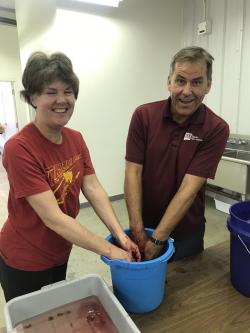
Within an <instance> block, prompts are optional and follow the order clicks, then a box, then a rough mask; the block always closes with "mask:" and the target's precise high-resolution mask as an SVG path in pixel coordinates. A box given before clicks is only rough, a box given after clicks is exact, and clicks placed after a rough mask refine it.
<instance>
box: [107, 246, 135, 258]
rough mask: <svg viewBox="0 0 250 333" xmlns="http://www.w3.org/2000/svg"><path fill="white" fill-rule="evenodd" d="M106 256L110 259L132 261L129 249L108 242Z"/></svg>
mask: <svg viewBox="0 0 250 333" xmlns="http://www.w3.org/2000/svg"><path fill="white" fill-rule="evenodd" d="M107 257H108V258H109V259H111V260H115V259H116V260H127V261H133V255H132V253H131V252H129V251H125V250H123V249H121V248H120V247H118V246H116V245H113V244H110V249H109V254H108V255H107Z"/></svg>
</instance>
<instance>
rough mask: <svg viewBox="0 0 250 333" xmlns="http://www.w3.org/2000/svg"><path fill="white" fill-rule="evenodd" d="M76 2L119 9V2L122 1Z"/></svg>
mask: <svg viewBox="0 0 250 333" xmlns="http://www.w3.org/2000/svg"><path fill="white" fill-rule="evenodd" d="M76 1H80V2H88V3H92V4H95V5H103V6H111V7H118V6H119V2H120V1H122V0H76Z"/></svg>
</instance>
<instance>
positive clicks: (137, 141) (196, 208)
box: [126, 98, 229, 240]
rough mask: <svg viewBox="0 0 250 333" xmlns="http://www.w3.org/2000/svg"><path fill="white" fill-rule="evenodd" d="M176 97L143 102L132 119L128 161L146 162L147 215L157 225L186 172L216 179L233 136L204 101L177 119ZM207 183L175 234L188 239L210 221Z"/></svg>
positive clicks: (145, 219)
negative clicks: (207, 218) (190, 113)
mask: <svg viewBox="0 0 250 333" xmlns="http://www.w3.org/2000/svg"><path fill="white" fill-rule="evenodd" d="M170 103H171V100H170V98H169V99H168V100H164V101H159V102H153V103H149V104H145V105H142V106H139V107H138V108H137V109H136V110H135V112H134V114H133V116H132V120H131V124H130V127H129V133H128V138H127V150H126V160H127V161H130V162H134V163H138V164H143V175H142V184H143V208H142V217H143V222H144V225H145V226H146V227H151V228H155V227H156V226H157V225H158V224H159V222H160V220H161V218H162V216H163V214H164V213H165V211H166V208H167V206H168V204H169V202H170V201H171V199H172V198H173V196H174V195H175V193H176V192H177V190H178V188H179V186H180V184H181V182H182V180H183V177H184V175H185V174H192V175H195V176H200V177H205V178H214V176H215V172H216V168H217V165H218V163H219V161H220V158H221V155H222V153H223V151H224V148H225V145H226V141H227V138H228V135H229V127H228V125H227V123H226V122H225V121H224V120H223V119H221V118H220V117H219V116H217V115H216V114H215V113H213V112H212V111H211V110H210V109H209V108H208V107H206V106H205V105H204V104H202V105H201V106H200V107H199V108H198V109H197V111H196V112H195V113H194V114H193V116H192V117H191V118H190V119H188V120H187V121H186V122H185V123H183V124H178V123H176V122H175V121H174V120H173V119H172V115H171V112H170ZM204 210H205V186H203V187H202V188H201V190H200V191H199V193H198V194H197V197H196V199H195V201H194V203H193V204H192V206H191V207H190V209H189V211H188V213H187V214H186V216H185V217H184V218H183V219H182V220H181V221H180V223H179V224H178V226H177V228H176V229H175V230H174V232H173V233H172V235H171V236H172V237H173V238H175V239H176V240H181V239H185V238H188V237H189V236H190V234H191V233H193V232H194V231H195V230H197V229H199V228H200V225H201V224H203V223H205V216H204Z"/></svg>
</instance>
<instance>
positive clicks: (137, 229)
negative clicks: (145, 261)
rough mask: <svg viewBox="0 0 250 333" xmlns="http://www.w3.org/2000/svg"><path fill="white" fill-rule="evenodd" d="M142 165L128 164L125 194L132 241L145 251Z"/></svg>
mask: <svg viewBox="0 0 250 333" xmlns="http://www.w3.org/2000/svg"><path fill="white" fill-rule="evenodd" d="M142 169H143V165H142V164H137V163H132V162H126V170H125V184H124V193H125V200H126V205H127V210H128V215H129V226H130V229H131V233H132V239H133V240H134V241H135V242H136V244H137V245H138V246H139V248H140V250H141V251H143V250H144V246H145V243H146V241H147V236H146V233H145V232H144V224H143V220H142Z"/></svg>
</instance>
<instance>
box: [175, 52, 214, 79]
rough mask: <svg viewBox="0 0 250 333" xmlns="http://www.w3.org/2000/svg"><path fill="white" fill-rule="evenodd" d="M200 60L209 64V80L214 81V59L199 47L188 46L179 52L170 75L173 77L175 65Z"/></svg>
mask: <svg viewBox="0 0 250 333" xmlns="http://www.w3.org/2000/svg"><path fill="white" fill-rule="evenodd" d="M200 60H205V62H206V64H207V79H208V80H209V81H212V65H213V60H214V58H213V57H212V56H211V54H210V53H208V52H207V51H206V50H205V49H203V48H202V47H199V46H188V47H184V48H183V49H181V50H180V51H178V52H177V53H176V54H175V55H174V57H173V59H172V62H171V64H170V72H169V75H172V74H173V73H174V70H175V64H176V63H177V62H186V61H189V62H198V61H200Z"/></svg>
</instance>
